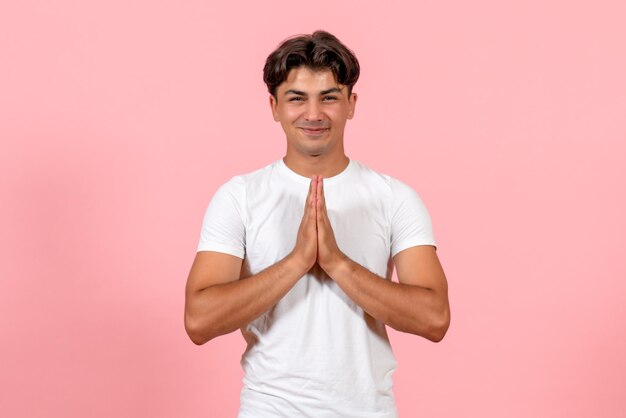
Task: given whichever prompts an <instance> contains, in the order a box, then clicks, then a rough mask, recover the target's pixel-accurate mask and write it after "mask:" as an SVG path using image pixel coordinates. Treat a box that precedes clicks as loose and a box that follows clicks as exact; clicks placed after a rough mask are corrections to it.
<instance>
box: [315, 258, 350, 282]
mask: <svg viewBox="0 0 626 418" xmlns="http://www.w3.org/2000/svg"><path fill="white" fill-rule="evenodd" d="M351 262H352V260H350V258H349V257H348V256H347V255H345V254H344V253H342V252H339V254H337V256H336V257H333V258H332V259H331V260H330V261H327V262H326V263H324V264H320V267H322V269H323V270H324V271H325V272H326V274H328V275H329V276H330V277H331V278H332V279H333V280H336V279H337V278H339V277H341V276H342V275H343V273H344V272H347V271H348V270H349V269H350V263H351Z"/></svg>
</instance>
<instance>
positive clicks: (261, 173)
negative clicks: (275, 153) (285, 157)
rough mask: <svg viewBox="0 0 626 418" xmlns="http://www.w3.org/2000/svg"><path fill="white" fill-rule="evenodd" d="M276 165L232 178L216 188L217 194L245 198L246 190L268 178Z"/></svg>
mask: <svg viewBox="0 0 626 418" xmlns="http://www.w3.org/2000/svg"><path fill="white" fill-rule="evenodd" d="M276 165H277V162H272V163H271V164H268V165H266V166H264V167H261V168H259V169H256V170H254V171H250V172H247V173H243V174H238V175H236V176H233V177H232V178H231V179H230V180H228V181H227V182H225V183H223V184H222V185H221V186H220V187H219V188H218V191H217V193H222V194H223V193H227V194H231V195H233V196H235V197H242V196H245V194H246V191H247V190H248V189H250V188H252V189H254V188H255V186H258V184H259V183H262V182H264V181H265V180H266V179H268V178H270V177H271V176H272V174H273V173H274V172H275V170H276Z"/></svg>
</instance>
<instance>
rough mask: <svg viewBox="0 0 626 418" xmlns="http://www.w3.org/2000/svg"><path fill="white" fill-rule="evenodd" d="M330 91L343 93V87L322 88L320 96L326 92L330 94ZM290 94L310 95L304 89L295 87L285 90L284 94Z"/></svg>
mask: <svg viewBox="0 0 626 418" xmlns="http://www.w3.org/2000/svg"><path fill="white" fill-rule="evenodd" d="M330 93H341V89H339V88H337V87H332V88H330V89H327V90H322V91H321V92H320V96H323V95H325V94H330ZM288 94H296V95H298V96H308V94H307V93H305V92H303V91H302V90H294V89H289V90H287V91H286V92H285V94H284V96H286V95H288Z"/></svg>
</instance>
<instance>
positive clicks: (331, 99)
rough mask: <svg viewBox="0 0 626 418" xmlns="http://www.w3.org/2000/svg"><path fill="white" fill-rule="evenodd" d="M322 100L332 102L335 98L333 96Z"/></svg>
mask: <svg viewBox="0 0 626 418" xmlns="http://www.w3.org/2000/svg"><path fill="white" fill-rule="evenodd" d="M322 100H324V101H325V102H332V101H334V100H337V98H336V97H335V96H324V98H323V99H322Z"/></svg>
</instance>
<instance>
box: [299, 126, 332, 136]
mask: <svg viewBox="0 0 626 418" xmlns="http://www.w3.org/2000/svg"><path fill="white" fill-rule="evenodd" d="M300 129H302V132H304V133H305V134H306V135H311V136H316V135H321V134H323V133H324V132H326V131H327V130H328V128H306V127H300Z"/></svg>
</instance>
